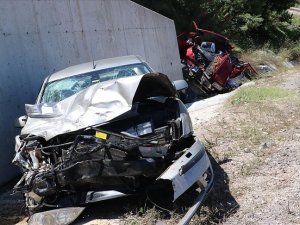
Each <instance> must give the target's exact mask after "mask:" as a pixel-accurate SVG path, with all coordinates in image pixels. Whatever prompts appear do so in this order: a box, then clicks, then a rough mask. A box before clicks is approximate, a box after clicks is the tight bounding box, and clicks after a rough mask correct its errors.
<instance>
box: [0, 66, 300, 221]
mask: <svg viewBox="0 0 300 225" xmlns="http://www.w3.org/2000/svg"><path fill="white" fill-rule="evenodd" d="M273 80H275V81H274V83H275V84H276V85H277V86H280V87H282V88H284V89H289V90H293V91H295V92H300V72H299V70H298V72H295V71H294V72H293V73H289V74H287V75H285V76H283V77H282V78H275V79H273ZM273 80H272V79H271V80H270V83H271V81H272V82H273ZM230 96H232V93H230V94H225V95H221V96H217V97H214V98H213V99H212V100H204V101H206V102H205V103H203V102H202V103H194V104H191V105H189V106H188V107H189V111H190V114H191V117H192V120H193V124H194V129H195V134H196V135H197V136H198V137H199V138H200V139H201V140H202V141H203V142H205V143H206V145H207V148H208V151H209V153H210V155H211V161H212V164H213V167H214V171H215V175H216V179H215V188H214V190H213V191H212V192H211V194H210V196H209V198H208V199H207V200H206V202H205V204H204V205H203V207H202V208H201V210H200V212H199V213H198V214H197V215H196V216H195V217H194V218H193V221H192V222H191V224H224V225H225V224H226V225H227V224H249V225H250V224H251V225H252V224H253V225H254V224H272V225H273V224H284V225H295V224H300V210H299V209H300V120H299V118H300V116H299V115H300V112H299V111H300V108H299V107H298V105H295V106H293V105H289V104H286V105H283V106H282V107H285V106H286V107H288V108H286V109H284V108H283V109H280V110H285V111H286V112H287V113H288V114H289V115H290V117H291V120H293V118H294V119H295V121H292V122H291V121H290V122H289V123H286V124H281V123H280V121H278V127H279V126H280V129H279V128H278V129H279V130H278V139H276V138H273V137H274V136H271V135H270V136H269V135H268V134H266V136H264V137H266V138H265V139H260V142H259V143H256V145H253V146H247V145H245V146H243V147H241V146H239V147H238V148H235V147H236V145H235V143H233V142H234V141H233V140H236V138H233V140H232V139H231V138H229V137H230V136H231V135H232V136H234V135H235V133H234V132H233V129H237V131H238V132H240V128H239V127H242V125H241V124H240V121H241V120H242V119H243V116H241V115H240V114H241V112H238V111H235V110H237V109H236V108H234V109H231V110H227V109H226V107H224V104H225V102H226V101H227V99H228V98H229V97H230ZM238 110H240V108H239V109H238ZM237 117H238V118H239V119H236V118H237ZM250 119H251V118H250ZM288 120H289V119H288ZM273 123H274V127H275V128H274V129H276V125H277V122H274V121H273ZM226 132H227V133H226ZM228 132H231V133H230V134H228ZM263 132H264V131H263ZM265 133H267V132H265ZM225 134H226V135H225ZM281 134H282V135H281ZM276 135H277V133H276ZM276 137H277V136H276ZM246 143H247V142H246ZM13 183H14V182H12V184H8V185H7V186H5V187H2V188H1V189H0V224H5V225H9V224H19V225H23V224H27V223H26V218H25V216H26V215H25V213H24V202H23V199H22V196H21V195H19V194H16V195H13V196H11V195H10V189H11V188H12V185H13ZM135 203H136V202H135V200H134V198H133V199H125V200H123V202H122V203H121V205H122V206H120V207H116V205H117V204H118V202H116V201H113V202H112V203H108V204H107V205H104V207H103V205H96V206H95V207H94V208H93V209H92V210H91V209H89V210H88V211H87V212H85V214H84V215H83V216H82V217H81V220H80V221H78V222H77V223H76V224H93V225H96V224H120V223H121V222H120V220H119V219H118V217H117V216H116V214H111V212H112V211H113V210H114V209H116V208H118V209H117V210H118V211H120V214H118V215H122V213H124V212H126V210H127V209H128V207H127V206H128V204H129V205H132V204H135ZM142 204H143V203H142ZM24 218H25V219H24ZM149 220H150V219H149ZM153 223H154V224H155V222H153ZM153 223H152V222H151V221H147V222H142V220H140V221H136V222H132V223H131V224H153ZM164 223H167V224H174V222H173V221H172V222H171V221H170V220H169V221H168V220H166V221H164Z"/></svg>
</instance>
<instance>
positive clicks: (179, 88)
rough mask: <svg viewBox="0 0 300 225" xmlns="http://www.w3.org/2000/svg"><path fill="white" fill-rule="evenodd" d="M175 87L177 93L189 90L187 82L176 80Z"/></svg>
mask: <svg viewBox="0 0 300 225" xmlns="http://www.w3.org/2000/svg"><path fill="white" fill-rule="evenodd" d="M173 85H174V87H175V89H176V91H183V90H185V89H187V88H188V86H189V85H188V83H187V82H186V81H185V80H175V81H174V82H173Z"/></svg>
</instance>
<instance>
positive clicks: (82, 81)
mask: <svg viewBox="0 0 300 225" xmlns="http://www.w3.org/2000/svg"><path fill="white" fill-rule="evenodd" d="M150 72H151V71H150V69H149V68H148V67H147V66H146V65H145V64H143V63H138V64H132V65H125V66H119V67H113V68H108V69H103V70H96V71H92V72H88V73H84V74H78V75H74V76H69V77H67V78H63V79H60V80H55V81H52V82H49V83H48V84H46V86H45V88H44V90H43V95H42V97H41V103H52V102H59V101H62V100H64V99H65V98H68V97H70V96H72V95H74V94H75V93H78V92H79V91H82V90H84V89H85V88H87V87H89V86H91V85H93V84H96V83H98V82H104V81H108V80H114V79H118V78H122V77H128V76H135V75H143V74H146V73H150Z"/></svg>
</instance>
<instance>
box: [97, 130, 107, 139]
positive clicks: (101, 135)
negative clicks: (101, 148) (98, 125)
mask: <svg viewBox="0 0 300 225" xmlns="http://www.w3.org/2000/svg"><path fill="white" fill-rule="evenodd" d="M95 136H96V138H100V139H103V140H106V139H107V134H105V133H102V132H100V131H96V134H95Z"/></svg>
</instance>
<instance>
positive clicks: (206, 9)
mask: <svg viewBox="0 0 300 225" xmlns="http://www.w3.org/2000/svg"><path fill="white" fill-rule="evenodd" d="M133 1H135V2H137V3H139V4H141V5H144V6H146V7H148V8H150V9H152V10H154V11H156V12H158V13H161V14H163V15H165V16H167V17H169V18H171V19H173V20H174V21H175V24H176V29H177V31H178V33H180V32H182V31H191V21H192V20H196V21H197V22H198V24H199V27H200V28H203V29H209V30H213V31H215V32H220V33H222V34H225V35H227V36H229V37H230V39H232V40H233V41H234V42H236V43H237V44H239V45H240V46H241V47H242V48H245V49H247V48H251V47H252V46H255V47H260V46H263V45H265V44H267V43H268V44H269V45H270V46H271V47H274V48H280V47H282V45H284V44H285V43H288V42H290V41H299V40H300V31H299V26H291V23H292V22H293V21H292V18H293V17H292V15H291V14H289V13H288V12H287V9H289V8H290V7H292V6H295V5H296V4H299V0H285V1H282V0H252V1H248V0H201V1H199V0H165V1H158V0H156V1H149V0H133Z"/></svg>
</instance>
